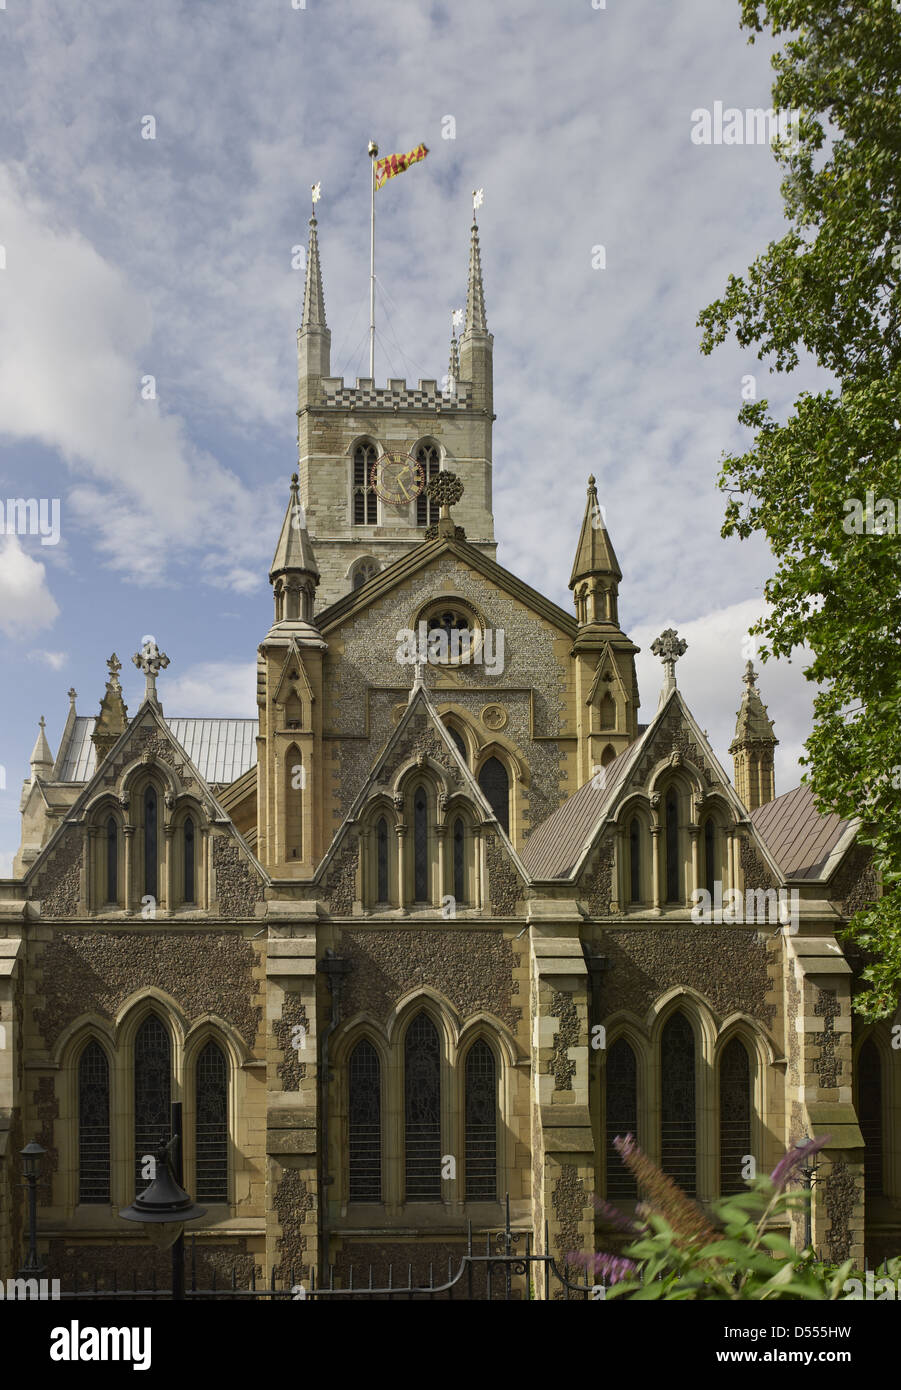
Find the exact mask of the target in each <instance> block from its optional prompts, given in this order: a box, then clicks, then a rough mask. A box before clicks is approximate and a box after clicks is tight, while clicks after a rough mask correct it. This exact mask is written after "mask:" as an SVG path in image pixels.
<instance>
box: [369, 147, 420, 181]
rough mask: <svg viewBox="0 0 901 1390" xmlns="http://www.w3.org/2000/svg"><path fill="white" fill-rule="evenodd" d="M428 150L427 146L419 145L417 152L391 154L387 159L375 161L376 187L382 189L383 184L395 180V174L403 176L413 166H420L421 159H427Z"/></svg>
mask: <svg viewBox="0 0 901 1390" xmlns="http://www.w3.org/2000/svg"><path fill="white" fill-rule="evenodd" d="M427 154H428V150H427V149H426V147H425V145H417V147H416V149H415V150H410V151H409V153H408V154H389V155H388V158H387V159H377V160H376V161H375V186H376V188H381V187H382V184H385V183H387V182H388V180H389V179H393V178H394V175H395V174H402V173H403V172H404V170H405V169H409V167H410V165H411V164H418V163H419V161H420V160H421V159H425V157H426V155H427Z"/></svg>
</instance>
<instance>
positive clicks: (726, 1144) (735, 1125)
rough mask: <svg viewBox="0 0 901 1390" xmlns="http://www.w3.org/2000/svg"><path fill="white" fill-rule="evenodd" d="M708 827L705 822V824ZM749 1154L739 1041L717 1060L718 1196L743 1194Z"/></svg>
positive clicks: (747, 1065)
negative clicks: (744, 1170)
mask: <svg viewBox="0 0 901 1390" xmlns="http://www.w3.org/2000/svg"><path fill="white" fill-rule="evenodd" d="M708 824H709V822H708ZM750 1152H751V1060H750V1058H749V1057H748V1050H747V1048H746V1047H745V1045H744V1043H743V1042H742V1041H741V1039H740V1038H733V1039H732V1041H731V1042H730V1043H728V1044H727V1046H726V1047H724V1048H723V1055H722V1056H721V1057H720V1192H721V1194H722V1195H723V1196H726V1195H727V1194H728V1193H730V1192H744V1190H745V1187H746V1183H745V1179H744V1178H743V1177H742V1167H743V1165H744V1160H745V1158H746V1157H747V1156H748V1155H749V1154H750Z"/></svg>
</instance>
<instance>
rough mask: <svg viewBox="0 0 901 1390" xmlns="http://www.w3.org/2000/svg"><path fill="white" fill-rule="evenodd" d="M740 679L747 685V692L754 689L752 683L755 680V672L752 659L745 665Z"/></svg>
mask: <svg viewBox="0 0 901 1390" xmlns="http://www.w3.org/2000/svg"><path fill="white" fill-rule="evenodd" d="M742 680H743V681H744V683H745V685H746V686H747V687H748V692H749V693H750V692H751V691H752V690H753V689H754V684H755V682H756V680H757V672H756V671H755V670H754V663H753V661H749V662H748V664H747V666H746V667H745V674H744V675H743V676H742Z"/></svg>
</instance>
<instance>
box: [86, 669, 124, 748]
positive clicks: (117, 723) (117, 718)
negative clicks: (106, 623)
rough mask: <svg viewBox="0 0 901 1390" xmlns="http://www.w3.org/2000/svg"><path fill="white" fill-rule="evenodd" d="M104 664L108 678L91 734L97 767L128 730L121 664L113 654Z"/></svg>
mask: <svg viewBox="0 0 901 1390" xmlns="http://www.w3.org/2000/svg"><path fill="white" fill-rule="evenodd" d="M106 664H107V667H108V669H109V676H108V677H107V681H106V690H105V691H104V694H103V699H102V700H101V701H100V713H99V715H98V716H97V720H96V722H95V724H94V732H93V733H92V734H91V742H92V743H93V745H94V750H95V754H96V765H97V766H98V767H99V766H100V764H101V763H102V762H103V759H104V758H105V757H106V755H107V754H108V753H109V751H110V749H111V748H112V747H113V745H114V744H115V743H116V742H117V740H118V739H119V738H120V736H121V735H122V734H123V733H124V732H125V730H126V729H127V728H128V706H127V705H126V703H125V701H124V700H123V698H122V687H121V685H120V684H119V672H120V671H121V670H122V663H121V661H120V660H119V658H118V657H117V656H116V653H115V652H113V654H112V656H111V657H110V659H109V661H108V662H107V663H106Z"/></svg>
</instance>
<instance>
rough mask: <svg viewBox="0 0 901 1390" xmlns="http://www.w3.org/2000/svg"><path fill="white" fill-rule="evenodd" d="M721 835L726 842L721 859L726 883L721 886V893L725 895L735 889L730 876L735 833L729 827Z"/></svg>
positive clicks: (733, 880)
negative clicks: (724, 851)
mask: <svg viewBox="0 0 901 1390" xmlns="http://www.w3.org/2000/svg"><path fill="white" fill-rule="evenodd" d="M723 835H724V838H725V841H726V853H725V854H724V855H723V859H724V861H725V862H724V864H723V870H724V872H725V875H726V882H725V883H724V884H723V893H724V894H726V893H728V892H729V891H730V889H732V888H734V887H735V879H734V877H733V874H732V862H733V855H732V841H733V839H734V838H735V831H734V830H733V829H732V828H731V827H729V828H727V829H726V830H725V831H724V832H723Z"/></svg>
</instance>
